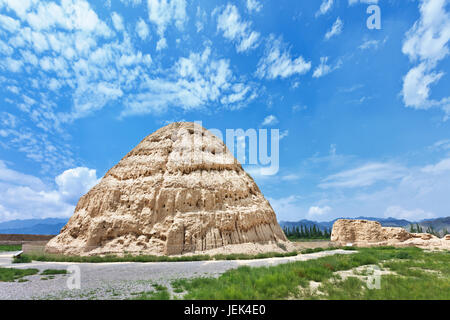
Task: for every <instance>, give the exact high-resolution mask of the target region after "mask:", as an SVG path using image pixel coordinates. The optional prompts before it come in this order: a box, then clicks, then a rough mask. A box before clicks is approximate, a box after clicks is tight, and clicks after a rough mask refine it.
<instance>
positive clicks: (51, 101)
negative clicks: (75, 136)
mask: <svg viewBox="0 0 450 320" xmlns="http://www.w3.org/2000/svg"><path fill="white" fill-rule="evenodd" d="M19 2H20V4H18V2H17V1H7V0H0V14H1V16H0V32H1V33H2V35H6V37H5V38H3V37H2V39H0V72H1V73H2V76H0V84H1V86H0V92H1V93H3V92H4V94H5V95H6V94H7V95H8V98H7V99H8V100H5V103H8V104H10V105H11V106H14V107H17V108H18V109H17V110H20V112H23V113H24V114H23V115H21V117H20V118H21V119H26V121H23V123H21V125H20V126H19V127H16V128H12V127H8V126H5V127H2V128H1V129H0V130H1V131H0V135H1V137H2V142H1V143H2V146H3V147H6V148H14V149H16V150H18V151H19V152H23V153H25V154H26V156H27V157H28V158H29V159H32V160H34V161H36V162H39V164H41V166H42V168H43V170H44V171H46V170H48V169H52V170H55V171H53V172H52V174H56V172H57V171H56V170H61V169H63V168H68V167H71V166H73V165H74V162H75V161H74V160H73V159H71V157H72V156H73V155H72V154H71V153H70V150H71V148H70V146H67V145H66V144H65V143H64V141H68V140H65V138H69V135H68V134H67V131H66V129H65V128H66V127H67V126H68V125H70V124H71V123H73V122H75V121H77V120H78V119H80V118H83V117H88V116H91V115H92V114H94V113H96V112H99V111H100V110H102V109H103V108H105V107H106V106H108V105H110V104H111V103H117V105H119V106H123V107H122V110H120V111H119V113H120V114H121V116H125V115H131V114H139V113H149V112H154V113H161V112H164V111H166V110H167V108H169V107H175V108H182V109H184V110H188V109H193V108H207V107H210V106H215V105H219V104H221V105H222V106H224V107H227V108H229V109H236V108H241V107H243V106H245V105H246V104H247V103H248V102H249V101H252V100H253V99H254V98H255V97H256V92H255V90H254V89H253V84H252V83H248V82H247V81H246V80H247V79H245V77H244V78H240V79H237V77H236V76H235V75H233V72H232V71H231V67H230V62H229V61H228V60H226V59H221V58H215V57H214V54H213V53H212V52H211V50H210V48H209V47H208V48H207V49H205V50H204V52H192V53H191V54H188V55H187V56H182V57H180V58H178V60H176V63H175V64H170V66H169V67H164V65H161V64H155V63H153V59H152V57H151V56H150V54H148V53H145V52H143V51H141V50H139V49H138V48H137V47H136V42H137V41H136V38H137V36H138V37H140V38H141V39H142V40H147V39H148V38H149V33H150V31H149V29H150V27H151V26H150V23H151V24H152V25H156V27H157V30H158V32H159V35H160V38H159V41H158V44H157V46H158V47H159V48H160V49H162V48H163V47H165V46H167V41H166V39H165V38H164V32H165V30H166V29H167V28H169V26H171V25H175V26H176V27H178V28H182V26H183V24H184V22H185V21H186V19H187V17H186V16H185V14H186V13H185V2H184V1H181V0H174V1H147V2H146V4H147V5H148V8H149V17H150V19H149V21H150V22H148V21H144V20H142V19H141V20H138V21H136V22H133V25H128V24H127V21H126V20H124V19H123V18H121V17H120V16H119V15H118V14H116V13H113V14H112V15H111V16H110V17H108V16H106V18H104V19H105V21H102V19H101V18H100V16H99V15H97V14H96V12H95V11H94V9H93V7H91V6H90V5H89V3H88V2H87V1H85V0H61V1H49V2H39V1H34V0H29V1H26V0H24V1H19ZM37 17H39V19H38V18H37ZM134 23H136V24H134ZM136 34H137V36H136ZM3 75H5V76H3ZM61 138H62V139H61Z"/></svg>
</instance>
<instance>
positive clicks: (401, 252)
mask: <svg viewBox="0 0 450 320" xmlns="http://www.w3.org/2000/svg"><path fill="white" fill-rule="evenodd" d="M308 252H310V251H308ZM449 259H450V253H449V252H440V253H439V252H425V251H423V250H421V249H418V248H398V249H396V248H392V247H379V248H360V249H358V252H357V253H354V254H351V255H333V256H327V257H322V258H319V259H316V260H309V261H296V262H292V263H286V264H281V265H277V266H271V267H258V268H250V267H240V268H238V269H233V270H229V271H227V272H225V273H223V274H222V275H221V276H220V277H218V278H194V279H179V280H175V281H174V282H172V287H173V288H175V289H177V290H178V291H186V292H187V293H186V294H185V295H184V298H185V299H250V300H258V299H286V298H292V297H294V298H301V299H450V270H449V268H450V260H449ZM363 265H383V267H387V268H389V269H390V270H392V271H394V272H397V273H398V275H386V276H382V283H381V288H382V289H380V290H369V289H368V288H367V286H366V284H365V282H364V281H362V280H360V279H358V278H357V277H356V276H355V277H349V278H347V279H345V280H344V281H339V280H336V276H335V272H337V271H341V270H350V269H354V268H357V267H359V266H363ZM414 267H417V269H415V268H414ZM411 268H412V269H411ZM424 268H426V269H428V270H433V272H426V271H423V270H424ZM394 279H395V281H394ZM310 281H315V282H320V283H321V286H320V287H319V288H320V291H322V293H323V294H322V295H315V294H312V293H309V294H306V295H305V292H309V290H306V289H308V288H309V282H310ZM303 289H305V290H303Z"/></svg>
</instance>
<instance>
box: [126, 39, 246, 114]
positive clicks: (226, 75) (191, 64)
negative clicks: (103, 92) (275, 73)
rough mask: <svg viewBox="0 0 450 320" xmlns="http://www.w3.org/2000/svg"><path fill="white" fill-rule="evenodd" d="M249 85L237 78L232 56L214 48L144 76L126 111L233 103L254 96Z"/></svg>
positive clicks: (146, 111)
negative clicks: (215, 53) (219, 55)
mask: <svg viewBox="0 0 450 320" xmlns="http://www.w3.org/2000/svg"><path fill="white" fill-rule="evenodd" d="M252 91H253V89H251V88H250V86H249V85H246V84H244V83H242V82H238V81H236V79H235V77H234V76H233V73H232V71H231V69H230V64H229V61H228V60H225V59H214V58H213V57H212V56H211V48H209V47H206V48H205V50H204V51H203V52H201V53H194V52H191V53H190V54H189V56H188V57H182V58H180V59H179V60H178V61H177V62H176V63H175V64H174V67H173V69H172V72H168V76H166V77H164V78H158V79H152V78H150V77H149V76H147V75H144V76H143V77H142V78H141V85H140V90H139V93H137V94H131V95H129V96H128V97H127V102H126V109H125V110H124V111H123V113H122V115H123V116H125V115H133V114H146V113H151V112H156V113H158V112H162V111H164V110H166V109H167V108H168V107H179V108H182V109H184V110H191V109H197V108H202V107H206V106H207V105H211V104H214V103H219V102H221V103H229V104H230V107H232V106H233V105H237V104H238V103H239V102H242V101H244V100H246V101H247V102H248V101H249V100H251V99H253V98H254V94H253V93H252Z"/></svg>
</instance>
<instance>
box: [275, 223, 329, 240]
mask: <svg viewBox="0 0 450 320" xmlns="http://www.w3.org/2000/svg"><path fill="white" fill-rule="evenodd" d="M283 231H284V234H285V235H286V237H288V238H289V239H330V237H331V229H328V228H325V229H323V230H321V229H320V228H319V227H317V226H316V225H312V226H309V227H308V226H306V225H300V226H295V227H284V228H283Z"/></svg>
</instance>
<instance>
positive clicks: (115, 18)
mask: <svg viewBox="0 0 450 320" xmlns="http://www.w3.org/2000/svg"><path fill="white" fill-rule="evenodd" d="M111 19H112V22H113V25H114V28H115V29H116V30H117V31H123V29H124V26H123V19H122V17H121V16H120V15H119V14H118V13H117V12H113V13H112V14H111Z"/></svg>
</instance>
